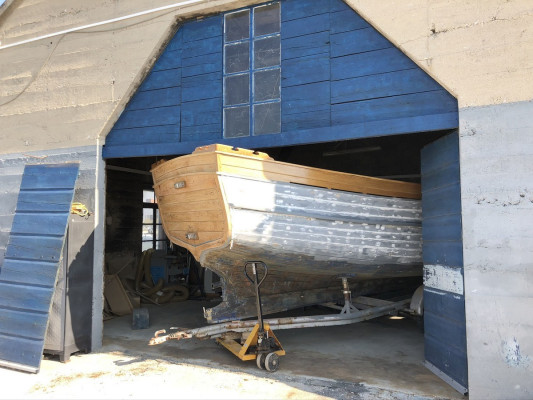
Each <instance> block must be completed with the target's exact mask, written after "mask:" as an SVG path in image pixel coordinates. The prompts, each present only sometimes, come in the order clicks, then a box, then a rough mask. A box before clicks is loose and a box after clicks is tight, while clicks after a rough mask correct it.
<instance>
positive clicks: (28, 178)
mask: <svg viewBox="0 0 533 400" xmlns="http://www.w3.org/2000/svg"><path fill="white" fill-rule="evenodd" d="M78 171H79V163H65V164H42V165H28V166H26V168H25V169H24V174H23V176H22V183H21V186H20V193H19V198H18V202H17V208H16V210H15V216H14V218H13V225H12V227H11V232H10V237H9V242H8V245H7V249H6V256H5V259H4V264H3V265H2V267H1V268H0V365H5V366H9V367H11V368H17V369H22V370H25V371H31V372H37V371H38V370H39V366H40V363H41V355H42V352H43V348H44V340H45V334H46V327H47V323H48V314H49V311H50V305H51V302H52V296H53V294H54V289H55V284H56V280H57V271H58V268H59V265H60V263H61V262H62V253H63V246H64V241H65V233H66V229H67V223H68V217H69V214H70V207H71V203H72V198H73V196H74V186H75V184H76V180H77V177H78Z"/></svg>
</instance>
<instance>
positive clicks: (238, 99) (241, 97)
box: [224, 74, 250, 106]
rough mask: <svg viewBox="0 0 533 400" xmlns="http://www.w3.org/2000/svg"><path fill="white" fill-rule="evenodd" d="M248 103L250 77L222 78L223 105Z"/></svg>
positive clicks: (234, 76) (247, 75)
mask: <svg viewBox="0 0 533 400" xmlns="http://www.w3.org/2000/svg"><path fill="white" fill-rule="evenodd" d="M249 102H250V75H249V74H244V75H233V76H226V77H225V78H224V105H226V106H231V105H235V104H244V103H249Z"/></svg>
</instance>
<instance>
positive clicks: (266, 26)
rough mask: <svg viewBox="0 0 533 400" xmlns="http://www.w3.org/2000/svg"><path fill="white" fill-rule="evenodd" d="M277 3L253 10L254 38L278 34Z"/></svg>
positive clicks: (278, 17) (278, 15)
mask: <svg viewBox="0 0 533 400" xmlns="http://www.w3.org/2000/svg"><path fill="white" fill-rule="evenodd" d="M279 26H280V14H279V3H274V4H269V5H266V6H260V7H256V8H255V9H254V36H260V35H267V34H269V33H277V32H279Z"/></svg>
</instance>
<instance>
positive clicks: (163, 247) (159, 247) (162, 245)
mask: <svg viewBox="0 0 533 400" xmlns="http://www.w3.org/2000/svg"><path fill="white" fill-rule="evenodd" d="M155 248H156V249H157V250H166V249H167V243H166V242H165V241H161V242H155Z"/></svg>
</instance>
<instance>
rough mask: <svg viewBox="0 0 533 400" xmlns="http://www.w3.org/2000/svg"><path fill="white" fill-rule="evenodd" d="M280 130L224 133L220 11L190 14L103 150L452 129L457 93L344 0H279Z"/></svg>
mask: <svg viewBox="0 0 533 400" xmlns="http://www.w3.org/2000/svg"><path fill="white" fill-rule="evenodd" d="M280 3H281V133H279V134H269V135H259V136H251V137H241V138H232V139H225V138H224V137H223V121H222V113H223V111H222V108H223V106H222V101H223V99H222V96H223V83H222V79H223V29H224V27H223V21H224V16H223V15H215V16H211V17H207V18H205V19H202V20H195V21H190V22H186V23H184V24H183V26H181V27H180V29H179V30H178V31H177V33H176V34H175V36H174V37H173V38H172V40H171V41H170V43H169V44H168V46H167V48H166V49H165V51H164V52H163V53H162V55H161V56H160V58H159V59H158V60H157V61H156V63H155V65H154V67H153V69H152V71H151V72H150V73H149V75H148V76H147V77H146V79H145V80H144V82H143V83H142V85H141V86H140V87H139V89H138V91H137V92H136V93H135V95H134V96H133V97H132V99H131V101H130V102H129V104H128V105H127V107H126V109H125V110H124V112H123V113H122V115H121V116H120V118H119V120H118V121H117V123H116V124H115V126H114V127H113V129H112V130H111V132H110V133H109V135H108V136H107V138H106V144H105V147H104V157H105V158H111V157H136V156H149V155H167V154H185V153H189V152H191V151H192V150H194V148H196V147H197V146H199V145H205V144H208V143H226V144H230V145H233V146H238V147H247V148H261V147H272V146H286V145H295V144H305V143H316V142H325V141H334V140H343V139H355V138H363V137H373V136H383V135H394V134H403V133H411V132H425V131H435V130H442V129H452V128H456V127H457V126H458V117H457V101H456V99H455V98H454V97H453V96H452V95H450V94H449V93H448V92H447V91H446V90H445V89H443V88H442V87H441V86H440V85H439V84H438V83H437V82H436V81H435V80H433V79H432V78H431V77H430V76H429V75H428V74H426V73H425V72H424V71H423V70H422V69H421V68H419V67H418V66H417V65H416V64H415V63H414V62H412V61H411V60H410V59H409V58H408V57H407V56H406V55H404V54H403V53H402V52H401V51H399V50H398V49H397V48H396V47H395V46H394V45H393V44H392V43H391V42H389V41H388V40H387V39H386V38H385V37H383V36H382V35H381V34H380V33H379V32H378V31H377V30H375V29H374V28H373V27H371V26H370V25H369V24H368V23H367V22H366V21H365V20H364V19H362V18H361V17H360V16H359V15H358V14H357V13H356V12H355V11H354V10H352V9H351V8H350V7H349V6H347V5H346V4H345V3H344V2H343V1H342V0H281V2H280Z"/></svg>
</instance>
